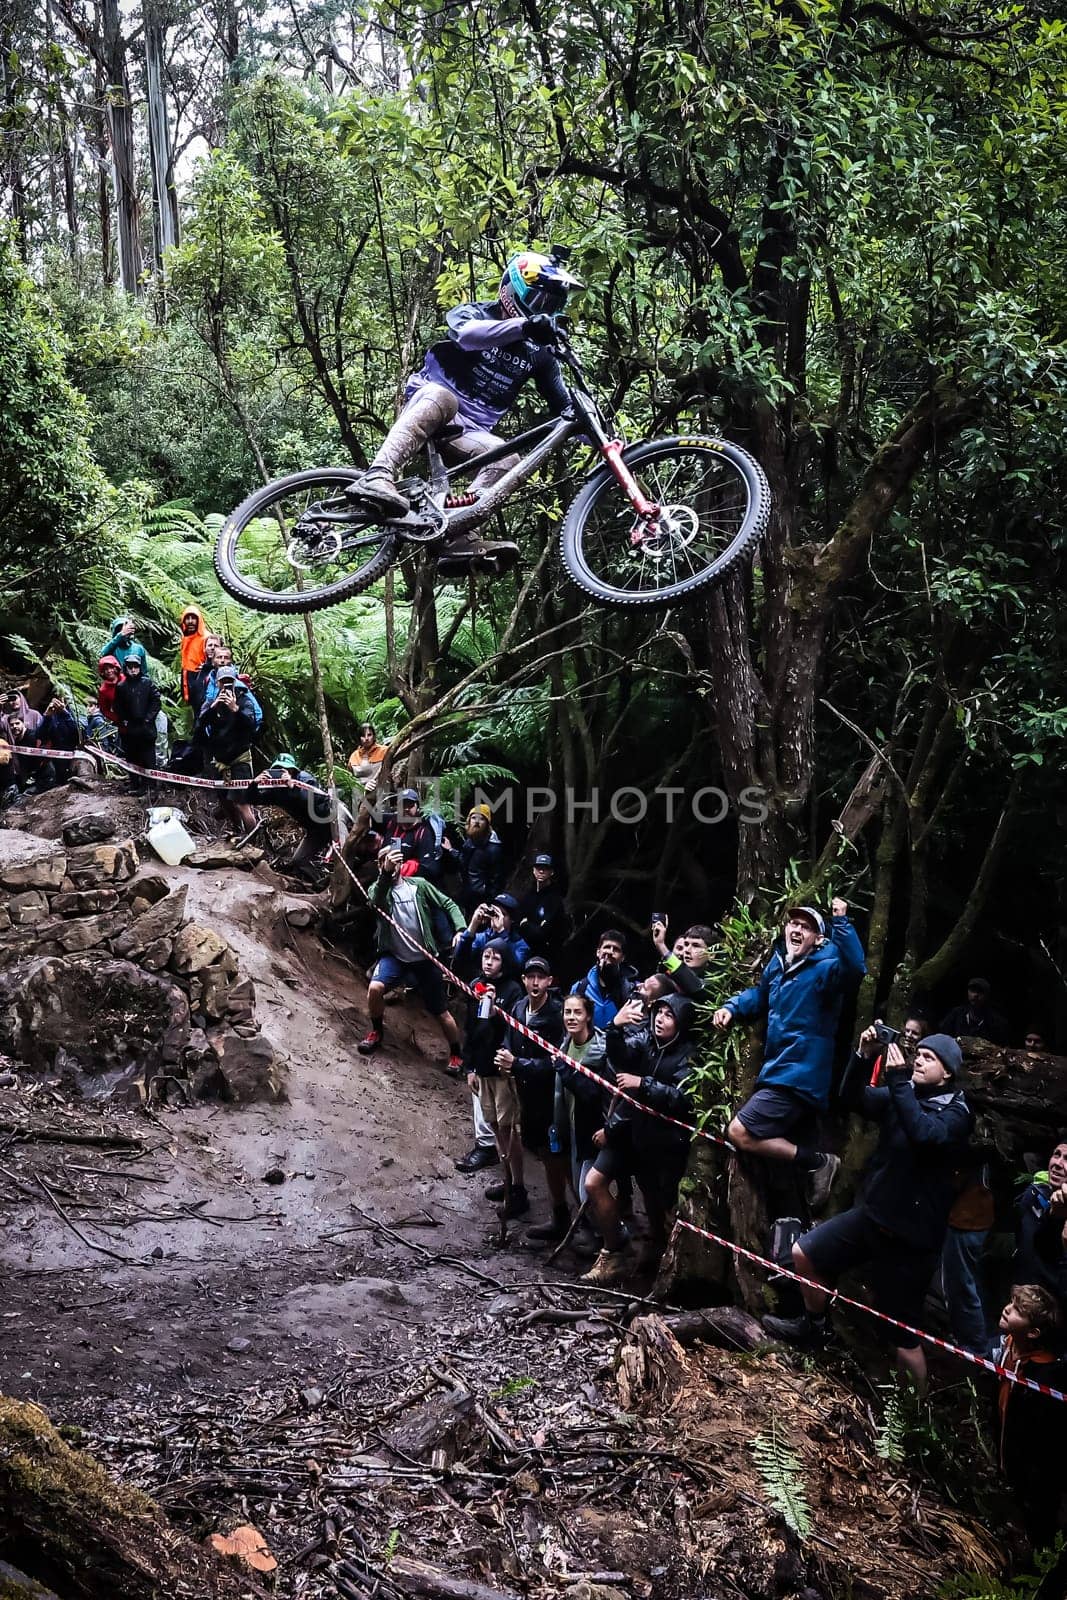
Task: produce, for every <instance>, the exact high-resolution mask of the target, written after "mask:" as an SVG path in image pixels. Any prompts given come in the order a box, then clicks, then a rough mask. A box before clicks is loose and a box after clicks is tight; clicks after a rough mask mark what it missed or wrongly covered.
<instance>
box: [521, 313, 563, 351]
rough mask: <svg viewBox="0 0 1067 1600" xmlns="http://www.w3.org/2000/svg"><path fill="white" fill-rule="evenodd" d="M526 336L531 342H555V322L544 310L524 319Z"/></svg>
mask: <svg viewBox="0 0 1067 1600" xmlns="http://www.w3.org/2000/svg"><path fill="white" fill-rule="evenodd" d="M526 337H527V339H529V340H530V342H531V343H532V344H555V342H556V324H555V323H554V322H553V321H552V318H551V317H546V316H545V314H544V312H541V313H539V314H538V315H537V316H536V317H527V319H526Z"/></svg>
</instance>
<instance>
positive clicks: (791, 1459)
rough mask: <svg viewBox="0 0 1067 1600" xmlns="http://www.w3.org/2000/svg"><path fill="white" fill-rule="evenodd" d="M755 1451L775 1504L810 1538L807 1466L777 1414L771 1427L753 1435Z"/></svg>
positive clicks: (802, 1535)
mask: <svg viewBox="0 0 1067 1600" xmlns="http://www.w3.org/2000/svg"><path fill="white" fill-rule="evenodd" d="M752 1454H753V1456H754V1457H755V1462H756V1467H757V1470H758V1471H759V1475H760V1478H761V1479H762V1480H763V1487H764V1489H765V1490H766V1492H767V1498H768V1500H769V1501H770V1502H771V1505H772V1506H773V1507H774V1509H775V1510H776V1511H777V1512H778V1513H779V1515H780V1516H781V1517H782V1519H783V1520H784V1522H785V1524H786V1527H788V1528H790V1529H792V1531H793V1532H794V1533H795V1534H796V1536H797V1538H798V1539H806V1538H807V1537H808V1535H809V1534H810V1532H811V1508H810V1507H809V1505H808V1499H807V1494H806V1492H805V1488H804V1466H803V1463H802V1462H801V1460H800V1458H799V1456H798V1455H797V1453H796V1451H795V1450H794V1449H793V1448H792V1446H791V1445H790V1444H789V1443H788V1441H787V1440H785V1439H783V1438H782V1436H781V1434H780V1433H779V1431H778V1424H777V1422H776V1421H775V1419H774V1418H773V1417H772V1418H771V1425H770V1429H769V1430H768V1429H762V1430H761V1431H760V1432H759V1433H757V1435H756V1437H755V1438H754V1439H753V1441H752Z"/></svg>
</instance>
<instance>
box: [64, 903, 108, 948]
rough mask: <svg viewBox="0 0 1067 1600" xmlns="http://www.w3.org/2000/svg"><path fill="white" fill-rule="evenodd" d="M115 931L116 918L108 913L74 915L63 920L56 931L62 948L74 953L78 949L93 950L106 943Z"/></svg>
mask: <svg viewBox="0 0 1067 1600" xmlns="http://www.w3.org/2000/svg"><path fill="white" fill-rule="evenodd" d="M114 931H115V919H114V917H111V916H108V915H107V914H106V913H103V914H101V915H100V916H98V917H72V918H71V920H70V921H69V922H61V923H60V924H59V927H58V929H57V931H56V936H55V937H56V943H57V944H58V945H59V948H60V949H61V950H64V951H66V952H67V954H68V955H73V954H74V953H75V952H76V951H78V950H92V949H93V948H94V946H96V945H98V944H105V943H106V942H107V940H108V939H109V938H110V937H111V935H112V934H113V933H114Z"/></svg>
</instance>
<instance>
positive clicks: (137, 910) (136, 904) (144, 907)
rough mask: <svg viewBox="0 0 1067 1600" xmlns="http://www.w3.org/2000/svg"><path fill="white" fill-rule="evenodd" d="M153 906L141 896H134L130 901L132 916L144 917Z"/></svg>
mask: <svg viewBox="0 0 1067 1600" xmlns="http://www.w3.org/2000/svg"><path fill="white" fill-rule="evenodd" d="M151 905H152V902H151V900H144V899H142V897H141V896H140V895H139V894H138V895H134V897H133V899H132V900H131V901H130V916H131V917H143V916H144V914H145V912H146V911H148V910H149V909H150V908H151Z"/></svg>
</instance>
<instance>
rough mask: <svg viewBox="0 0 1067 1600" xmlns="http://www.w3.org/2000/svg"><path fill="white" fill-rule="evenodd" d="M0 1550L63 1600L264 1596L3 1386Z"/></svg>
mask: <svg viewBox="0 0 1067 1600" xmlns="http://www.w3.org/2000/svg"><path fill="white" fill-rule="evenodd" d="M0 1559H3V1560H7V1561H10V1562H12V1563H13V1565H15V1566H16V1567H18V1568H20V1569H21V1570H22V1571H23V1572H25V1573H26V1575H27V1576H28V1577H30V1578H35V1579H37V1580H38V1582H40V1583H42V1584H45V1585H46V1586H48V1587H49V1588H53V1589H55V1590H56V1592H57V1593H58V1594H61V1595H63V1597H64V1600H163V1597H166V1600H260V1597H265V1591H264V1590H263V1589H261V1588H260V1586H259V1585H258V1584H257V1583H256V1582H255V1581H253V1580H252V1579H251V1578H250V1577H246V1576H243V1575H242V1574H241V1573H239V1572H237V1571H235V1570H233V1569H231V1568H229V1567H225V1566H223V1565H221V1563H220V1562H219V1560H218V1558H217V1557H216V1556H215V1555H214V1554H213V1553H212V1552H211V1551H209V1550H206V1549H204V1548H203V1547H201V1546H200V1545H197V1544H194V1543H193V1541H192V1540H191V1539H187V1538H186V1537H185V1536H184V1535H183V1534H180V1533H179V1532H178V1531H177V1530H176V1529H175V1528H173V1527H171V1525H170V1523H169V1522H168V1521H167V1519H166V1518H165V1516H164V1515H163V1512H162V1511H161V1510H160V1509H159V1507H158V1506H157V1505H156V1504H155V1503H154V1501H152V1500H150V1499H149V1498H148V1496H147V1495H144V1494H142V1493H141V1492H140V1491H139V1490H137V1489H133V1488H129V1487H127V1486H126V1485H124V1484H119V1483H116V1482H115V1480H114V1479H112V1478H110V1477H109V1476H108V1474H107V1473H106V1472H105V1471H104V1469H103V1467H102V1466H101V1465H100V1464H99V1462H97V1461H95V1460H94V1459H93V1457H92V1456H90V1455H87V1454H86V1453H85V1452H84V1451H82V1450H74V1449H71V1447H70V1446H69V1445H68V1444H66V1443H65V1442H64V1440H63V1439H61V1438H60V1436H59V1434H58V1433H57V1432H56V1430H55V1428H54V1427H53V1426H52V1424H51V1422H50V1421H49V1419H48V1417H47V1415H46V1414H45V1412H43V1411H42V1410H41V1409H40V1407H39V1406H35V1405H32V1404H30V1403H29V1402H28V1401H24V1400H12V1399H11V1398H9V1397H8V1396H4V1395H0Z"/></svg>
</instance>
